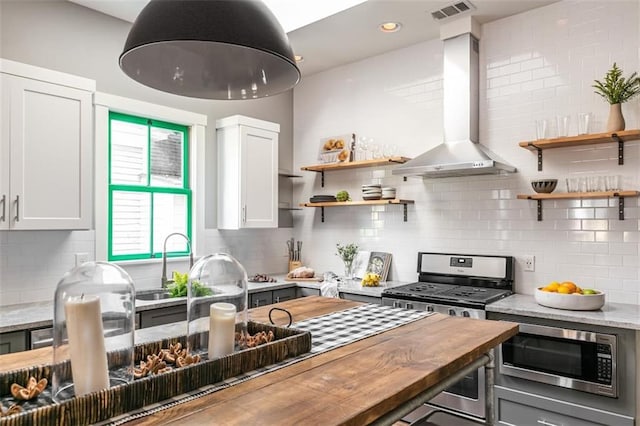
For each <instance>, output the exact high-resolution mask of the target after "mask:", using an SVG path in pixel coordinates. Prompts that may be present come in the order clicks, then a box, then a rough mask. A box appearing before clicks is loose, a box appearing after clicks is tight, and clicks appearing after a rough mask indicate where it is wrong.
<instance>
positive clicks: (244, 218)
mask: <svg viewBox="0 0 640 426" xmlns="http://www.w3.org/2000/svg"><path fill="white" fill-rule="evenodd" d="M242 223H247V206H242Z"/></svg>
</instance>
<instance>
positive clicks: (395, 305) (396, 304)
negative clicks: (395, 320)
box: [393, 300, 402, 308]
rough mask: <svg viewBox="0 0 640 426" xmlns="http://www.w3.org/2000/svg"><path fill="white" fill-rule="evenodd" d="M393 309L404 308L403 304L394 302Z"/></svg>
mask: <svg viewBox="0 0 640 426" xmlns="http://www.w3.org/2000/svg"><path fill="white" fill-rule="evenodd" d="M393 307H394V308H402V303H401V302H398V301H397V300H396V301H394V302H393Z"/></svg>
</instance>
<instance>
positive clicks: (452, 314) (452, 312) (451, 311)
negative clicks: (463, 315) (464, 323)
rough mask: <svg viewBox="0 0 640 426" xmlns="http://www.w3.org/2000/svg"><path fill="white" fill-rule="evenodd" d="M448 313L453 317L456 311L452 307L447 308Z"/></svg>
mask: <svg viewBox="0 0 640 426" xmlns="http://www.w3.org/2000/svg"><path fill="white" fill-rule="evenodd" d="M449 315H451V316H452V317H455V316H456V311H455V310H454V309H449Z"/></svg>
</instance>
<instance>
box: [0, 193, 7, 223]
mask: <svg viewBox="0 0 640 426" xmlns="http://www.w3.org/2000/svg"><path fill="white" fill-rule="evenodd" d="M0 202H1V203H2V216H0V222H4V221H5V220H6V219H5V218H4V214H5V210H6V205H7V196H6V195H4V194H3V195H2V200H0Z"/></svg>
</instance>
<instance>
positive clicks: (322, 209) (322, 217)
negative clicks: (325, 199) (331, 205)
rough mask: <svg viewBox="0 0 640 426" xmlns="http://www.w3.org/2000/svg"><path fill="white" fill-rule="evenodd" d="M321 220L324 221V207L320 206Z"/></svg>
mask: <svg viewBox="0 0 640 426" xmlns="http://www.w3.org/2000/svg"><path fill="white" fill-rule="evenodd" d="M320 221H321V222H322V223H324V207H320Z"/></svg>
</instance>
